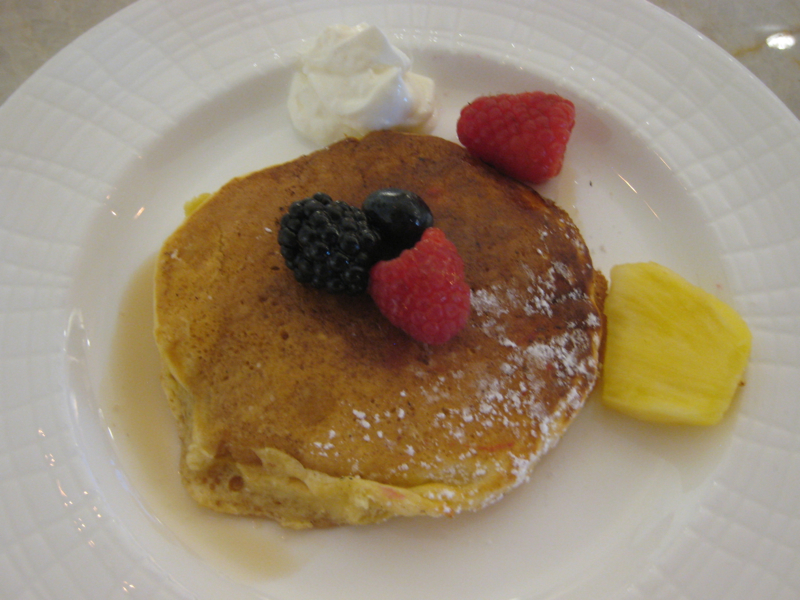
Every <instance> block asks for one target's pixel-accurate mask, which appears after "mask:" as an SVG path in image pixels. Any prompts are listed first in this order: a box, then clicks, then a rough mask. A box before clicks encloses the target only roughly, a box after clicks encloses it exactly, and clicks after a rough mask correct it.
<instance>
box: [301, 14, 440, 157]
mask: <svg viewBox="0 0 800 600" xmlns="http://www.w3.org/2000/svg"><path fill="white" fill-rule="evenodd" d="M288 106H289V114H290V116H291V119H292V123H293V124H294V126H295V128H296V129H297V130H298V131H299V132H300V133H301V134H302V135H304V136H305V137H307V138H309V139H310V140H312V141H314V142H316V143H318V144H320V145H328V144H330V143H332V142H335V141H336V140H339V139H341V138H343V137H346V136H355V137H360V136H363V135H365V134H366V133H368V132H370V131H375V130H380V129H399V130H422V129H424V128H425V126H426V125H429V124H430V123H431V121H432V117H433V114H434V83H433V80H432V79H430V78H428V77H424V76H422V75H419V74H417V73H412V72H411V59H410V58H409V57H408V56H407V55H406V54H404V53H403V52H402V51H400V50H399V49H397V48H396V47H395V46H393V45H392V44H391V43H390V42H389V40H388V39H387V38H386V35H384V33H383V32H382V31H381V30H380V29H378V28H377V27H375V26H374V25H367V24H366V23H362V24H360V25H356V26H355V27H349V26H347V25H331V26H329V27H327V28H326V29H325V30H324V31H323V32H322V34H321V35H320V36H319V38H317V40H316V42H315V43H314V45H313V46H312V47H311V48H310V49H309V50H308V51H307V52H305V53H303V54H302V55H301V56H300V61H299V65H298V70H297V72H296V73H295V75H294V77H293V79H292V83H291V86H290V89H289V101H288Z"/></svg>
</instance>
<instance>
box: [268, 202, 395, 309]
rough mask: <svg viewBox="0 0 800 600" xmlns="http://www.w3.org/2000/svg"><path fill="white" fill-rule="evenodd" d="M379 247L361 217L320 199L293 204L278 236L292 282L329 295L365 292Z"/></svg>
mask: <svg viewBox="0 0 800 600" xmlns="http://www.w3.org/2000/svg"><path fill="white" fill-rule="evenodd" d="M379 241H380V236H379V234H378V233H377V232H376V231H375V230H374V229H372V228H371V227H370V226H369V224H368V223H367V217H366V215H365V214H364V211H362V210H361V209H359V208H356V207H355V206H350V205H349V204H347V203H345V202H341V201H338V200H337V201H334V200H333V199H332V198H331V197H330V196H328V195H327V194H322V193H317V194H314V195H313V196H311V197H310V198H305V199H303V200H298V201H297V202H293V203H292V204H291V206H289V210H288V212H287V213H286V214H285V215H284V216H283V218H282V219H281V227H280V232H279V233H278V243H279V244H280V247H281V255H282V256H283V258H284V260H285V261H286V266H287V267H289V268H290V269H291V270H292V271H293V272H294V276H295V279H297V281H299V282H300V283H305V284H308V285H311V286H313V287H315V288H320V289H324V290H327V291H328V292H331V293H334V294H343V293H344V294H350V295H355V294H360V293H362V292H364V291H366V289H367V283H368V281H369V270H370V267H372V265H373V264H374V263H375V261H376V260H377V258H376V256H375V250H376V248H377V246H378V243H379Z"/></svg>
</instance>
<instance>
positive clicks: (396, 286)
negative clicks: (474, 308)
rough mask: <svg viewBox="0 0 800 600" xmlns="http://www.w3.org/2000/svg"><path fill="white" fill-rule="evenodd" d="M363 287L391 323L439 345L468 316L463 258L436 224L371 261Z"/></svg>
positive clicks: (412, 335) (464, 321) (459, 327)
mask: <svg viewBox="0 0 800 600" xmlns="http://www.w3.org/2000/svg"><path fill="white" fill-rule="evenodd" d="M368 291H369V294H370V295H371V296H372V299H373V300H374V301H375V304H376V305H377V306H378V308H379V309H380V311H381V312H382V313H383V314H384V316H386V318H387V319H389V321H390V322H391V323H392V324H393V325H395V326H397V327H399V328H400V329H402V330H403V331H405V332H406V333H407V334H409V335H410V336H411V337H413V338H414V339H416V340H418V341H420V342H425V343H427V344H444V343H445V342H447V341H448V340H450V339H451V338H452V337H453V336H454V335H455V334H456V333H458V332H459V331H460V330H461V328H462V327H463V326H464V324H465V323H466V322H467V318H468V317H469V310H470V289H469V286H468V285H467V284H466V282H465V281H464V263H463V262H462V260H461V257H460V256H459V255H458V250H456V247H455V246H454V245H453V243H452V242H450V241H449V240H448V239H447V238H446V237H445V235H444V232H443V231H442V230H441V229H439V228H437V227H429V228H427V229H426V230H425V232H424V233H423V234H422V238H421V239H420V241H419V242H417V243H416V244H415V245H414V247H413V248H410V249H407V250H404V251H403V252H402V253H401V254H400V256H398V257H397V258H394V259H392V260H385V261H380V262H378V263H376V264H375V265H374V266H373V267H372V269H371V271H370V280H369V288H368Z"/></svg>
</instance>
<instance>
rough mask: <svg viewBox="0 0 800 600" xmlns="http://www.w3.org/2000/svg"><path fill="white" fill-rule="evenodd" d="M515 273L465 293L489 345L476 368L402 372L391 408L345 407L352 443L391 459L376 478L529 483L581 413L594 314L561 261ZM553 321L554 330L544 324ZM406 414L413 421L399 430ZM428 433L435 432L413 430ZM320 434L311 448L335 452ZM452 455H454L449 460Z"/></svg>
mask: <svg viewBox="0 0 800 600" xmlns="http://www.w3.org/2000/svg"><path fill="white" fill-rule="evenodd" d="M519 273H521V276H522V278H523V279H522V280H521V281H519V280H516V281H514V282H512V284H508V285H500V284H495V285H489V286H486V287H483V288H477V289H473V290H472V295H471V298H472V299H471V303H472V305H471V308H472V317H471V326H472V327H473V328H474V329H475V330H476V331H477V332H479V333H480V335H481V336H483V338H482V339H483V340H484V341H482V342H478V343H480V344H481V345H484V344H485V345H487V346H489V347H492V346H494V347H495V348H496V350H492V351H484V352H483V353H482V355H485V356H489V357H493V358H492V359H489V361H488V362H487V363H486V364H485V365H483V368H479V369H473V370H471V371H465V370H463V369H457V368H456V369H446V370H443V371H437V370H435V369H432V368H427V366H426V367H423V366H421V365H416V366H414V365H410V366H409V369H411V371H410V372H412V373H414V374H415V378H416V383H414V384H413V385H408V380H406V382H405V384H406V387H404V388H403V389H400V390H398V391H396V392H395V394H396V395H397V396H396V397H397V403H396V406H395V408H393V409H392V410H387V411H381V412H376V411H370V410H368V409H365V408H361V407H357V408H353V409H352V415H353V420H354V423H355V425H356V426H357V428H358V429H360V431H361V433H360V434H359V436H360V438H361V439H362V440H363V441H365V442H368V443H370V444H381V445H384V446H385V447H387V448H389V449H390V450H391V451H392V452H394V453H395V455H396V456H397V457H398V461H397V464H396V465H395V466H389V467H388V468H386V470H385V472H383V473H381V476H388V477H404V476H406V475H405V474H407V473H409V474H410V473H414V476H417V477H422V478H423V479H424V478H426V477H427V478H429V480H431V481H440V480H447V481H462V482H463V484H465V485H466V484H469V483H470V482H476V481H479V480H480V479H481V478H482V477H485V476H487V475H489V474H492V473H494V474H496V473H505V474H506V475H507V476H508V478H509V480H510V481H511V486H512V487H513V486H515V485H518V484H520V483H522V482H523V481H525V480H526V479H527V478H528V477H529V476H530V473H531V471H532V469H533V466H534V465H535V463H536V462H537V461H538V459H539V458H540V457H541V456H542V455H543V454H544V453H546V452H547V451H548V450H549V449H550V448H552V446H553V445H555V444H556V443H557V441H558V440H559V438H560V436H561V434H562V432H563V429H564V427H565V426H566V424H567V423H568V422H569V421H570V419H571V417H572V415H574V413H575V412H577V411H578V410H579V409H580V408H581V406H582V405H583V403H584V401H585V397H586V393H587V391H588V390H590V389H591V388H592V387H593V386H594V383H595V380H596V378H597V372H598V370H599V364H598V357H597V353H598V349H599V346H600V341H601V337H602V326H603V324H602V318H601V315H600V313H599V310H598V309H597V308H596V307H595V306H594V305H593V303H592V299H591V298H590V297H589V296H588V294H587V292H585V291H584V290H583V289H582V288H581V287H580V286H579V285H577V282H578V281H579V279H580V278H579V277H578V276H576V274H575V273H574V272H573V271H572V268H571V267H570V265H568V264H566V263H564V262H558V261H553V262H552V263H551V264H550V265H549V268H547V269H546V270H543V271H534V270H533V269H531V268H527V267H522V268H521V270H520V271H519ZM565 307H567V308H565ZM553 319H556V320H557V323H558V328H555V327H551V326H550V324H551V323H553V322H554V321H553ZM536 323H539V324H541V325H540V327H541V332H540V330H539V329H537V328H536V327H534V325H532V324H536ZM526 328H528V329H529V331H521V330H522V329H526ZM426 365H427V363H426ZM427 407H430V409H428V408H427ZM409 410H411V411H413V412H414V413H420V414H415V415H414V419H410V420H408V423H407V424H406V417H407V415H408V413H409ZM426 410H429V412H425V411H426ZM423 415H424V416H423ZM420 423H422V429H419V428H420ZM407 427H408V429H407ZM428 427H429V428H431V429H430V431H433V430H435V431H436V434H435V435H432V434H430V435H426V434H419V433H417V431H422V432H425V431H428V429H426V428H428ZM326 437H327V439H325V440H324V442H323V443H322V444H320V445H317V446H316V449H317V451H319V452H331V451H334V450H335V449H334V448H333V447H332V446H333V444H335V442H336V441H337V440H339V439H344V436H334V435H333V432H332V431H331V432H330V434H329V435H328V436H326ZM334 438H335V439H334ZM428 438H431V439H430V440H429V439H428ZM434 440H435V441H434ZM332 442H333V444H332ZM517 442H519V443H517ZM439 444H441V447H442V448H446V449H447V450H446V452H445V454H444V455H443V454H442V453H441V452H439V451H437V450H436V447H437V445H439ZM454 448H455V449H461V450H460V451H458V453H457V454H456V455H455V456H457V458H458V460H457V461H455V460H453V456H454V455H453V454H452V452H453V449H454ZM400 457H402V458H400ZM445 457H447V458H445ZM343 459H344V460H345V461H347V462H348V464H349V465H350V468H351V471H352V473H353V475H356V476H358V475H359V471H358V468H359V465H360V464H361V463H360V462H359V459H358V458H356V457H352V458H348V457H346V455H344V454H343ZM412 467H413V469H412ZM432 493H433V492H432ZM450 493H451V492H441V491H437V492H436V498H438V499H440V500H442V501H443V502H444V501H445V500H450V499H451V498H450V497H449V494H450ZM499 496H500V494H498V495H497V497H499ZM495 499H496V498H495ZM484 500H485V498H484ZM459 502H462V503H464V502H466V503H467V504H469V502H470V501H469V500H465V499H464V498H460V499H459ZM452 508H453V509H454V510H457V509H458V504H453V506H452Z"/></svg>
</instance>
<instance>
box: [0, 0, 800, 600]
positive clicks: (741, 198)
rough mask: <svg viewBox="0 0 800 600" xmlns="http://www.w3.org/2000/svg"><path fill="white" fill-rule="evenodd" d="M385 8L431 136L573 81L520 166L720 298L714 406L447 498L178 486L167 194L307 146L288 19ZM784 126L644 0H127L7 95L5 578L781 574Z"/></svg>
mask: <svg viewBox="0 0 800 600" xmlns="http://www.w3.org/2000/svg"><path fill="white" fill-rule="evenodd" d="M362 21H367V22H371V23H374V24H377V25H379V26H381V27H382V28H383V29H384V30H385V31H386V32H387V33H388V34H389V35H390V36H391V38H392V39H393V40H394V41H395V43H397V44H398V45H399V46H401V47H402V48H403V49H405V50H406V51H408V52H409V54H411V55H412V56H413V58H414V61H415V65H416V70H417V71H419V72H423V73H425V74H428V75H431V76H433V77H434V78H435V80H436V82H437V84H438V86H439V93H440V96H439V98H440V103H441V117H440V121H439V124H438V126H437V129H436V131H435V133H436V134H438V135H441V136H443V137H446V138H451V139H453V138H454V124H455V120H456V117H457V112H458V110H459V109H460V107H461V106H462V105H463V104H464V103H466V102H467V101H469V100H470V99H472V98H473V97H475V96H477V95H480V94H484V93H493V92H507V91H521V90H524V89H533V88H539V89H545V90H549V91H557V92H559V93H561V94H563V95H565V96H568V97H570V98H571V99H573V100H574V101H575V103H576V105H577V107H578V124H577V126H576V128H575V131H574V134H573V139H572V141H571V144H570V148H569V151H568V155H567V162H566V166H565V169H564V171H563V172H562V174H561V175H560V176H559V177H558V178H557V180H555V181H553V182H551V183H549V184H547V186H545V187H544V188H543V189H542V191H543V192H544V193H545V194H547V195H550V196H551V197H554V198H555V199H556V200H557V201H558V202H559V203H561V204H562V205H563V206H565V207H566V208H567V209H568V210H570V212H572V214H573V215H574V216H575V218H576V220H577V222H578V224H579V225H580V226H581V228H582V230H583V232H584V234H585V237H586V239H587V242H588V244H589V246H590V249H591V250H592V252H593V256H594V259H595V262H596V263H597V265H598V266H599V267H600V268H601V269H602V270H604V271H605V272H606V273H607V272H608V269H609V268H610V267H611V266H612V265H613V264H615V263H620V262H629V261H639V260H656V261H658V262H661V263H662V264H665V265H667V266H669V267H671V268H673V269H674V270H676V271H678V272H679V273H681V274H683V275H684V276H685V277H686V278H687V279H689V280H690V281H693V282H695V283H697V284H699V285H701V286H703V287H705V288H706V289H708V290H710V291H712V292H714V293H716V294H717V295H719V296H720V297H722V298H723V299H725V300H726V301H728V302H730V303H732V304H733V305H734V306H735V307H736V308H737V309H738V310H739V311H740V312H741V313H742V314H743V315H744V317H745V318H746V319H747V321H748V322H749V324H750V326H751V328H752V330H753V333H754V336H755V342H754V349H753V356H752V361H751V365H750V369H749V373H748V383H747V386H746V387H745V388H744V389H743V390H742V392H741V393H740V394H739V396H738V398H737V401H736V403H735V406H734V408H733V410H732V412H731V413H730V415H729V416H728V417H727V418H726V420H725V421H724V422H723V423H722V424H721V425H720V426H718V427H715V428H712V429H703V430H695V429H686V428H666V427H656V426H652V425H645V424H642V423H638V422H634V421H632V420H629V419H626V418H624V417H621V416H619V415H616V414H611V413H610V412H608V411H606V410H604V409H603V408H602V407H601V406H600V405H599V404H598V403H596V402H593V403H591V404H590V405H589V406H588V407H587V409H586V410H585V411H584V413H583V414H582V415H581V417H580V418H579V419H578V421H577V422H576V423H575V424H574V426H573V427H572V428H571V429H570V431H569V432H568V434H567V436H566V437H565V438H564V440H563V441H562V442H561V444H560V445H559V447H558V448H556V449H555V450H554V451H553V452H552V453H551V454H550V455H549V456H547V457H546V458H545V460H544V461H543V462H542V463H541V465H540V467H539V468H538V470H537V471H536V473H535V475H534V477H533V478H532V480H531V481H530V482H529V483H528V484H526V485H525V486H524V487H522V488H520V489H519V490H517V491H515V492H514V493H512V494H511V495H509V497H508V498H506V499H505V500H504V501H503V502H501V503H499V504H497V505H495V506H493V507H491V508H489V509H487V510H485V511H483V512H480V513H477V514H470V515H462V516H460V517H457V518H454V519H447V520H426V519H419V520H396V521H393V522H390V523H387V524H383V525H379V526H371V527H362V528H343V529H336V530H325V531H307V532H289V531H283V530H280V529H279V528H278V527H277V526H275V525H274V524H272V523H269V522H260V521H253V520H249V519H236V518H228V517H224V516H221V515H216V514H210V513H207V512H205V511H202V510H200V509H198V508H197V507H196V506H194V505H193V504H192V503H191V502H190V501H188V500H187V499H186V497H185V496H184V495H183V494H182V490H181V489H180V484H179V482H178V481H177V475H176V456H177V443H176V440H175V432H174V429H173V426H172V422H171V418H170V416H169V415H168V413H167V409H166V405H165V402H164V401H163V397H162V395H161V391H160V389H159V386H158V361H157V358H156V354H155V349H154V346H153V342H152V340H151V338H150V326H151V318H152V317H151V315H150V299H149V293H150V288H149V286H150V270H151V268H152V260H153V256H154V253H155V252H156V251H157V249H158V247H159V245H160V243H161V241H162V240H163V239H164V238H165V237H166V235H167V234H168V233H169V232H170V231H171V230H173V229H174V228H175V227H176V226H177V225H178V223H179V222H180V220H181V215H182V212H181V210H182V204H183V202H184V201H185V200H187V199H189V198H191V197H192V196H193V195H195V194H197V193H200V192H204V191H213V190H214V189H216V188H217V187H219V185H221V184H222V183H224V182H225V181H226V180H228V179H229V178H231V177H233V176H235V175H239V174H242V173H245V172H248V171H250V170H253V169H256V168H260V167H263V166H266V165H269V164H272V163H275V162H278V161H283V160H288V159H291V158H294V157H295V156H297V155H299V154H301V153H304V152H307V151H309V150H312V148H311V147H310V146H308V145H306V144H304V143H303V142H302V141H301V140H299V139H298V138H297V137H296V136H295V134H294V132H293V131H292V129H291V128H290V126H289V124H288V119H287V114H286V110H285V107H284V104H285V96H286V89H287V82H288V79H289V77H290V73H291V66H292V62H293V59H294V56H295V53H296V51H297V49H298V47H299V44H300V43H301V41H303V40H304V39H309V38H312V37H314V36H315V35H316V34H317V33H318V32H319V31H320V30H321V29H322V27H323V26H324V25H325V24H328V23H334V22H339V23H348V24H355V23H357V22H362ZM799 140H800V124H799V123H798V121H797V120H796V119H795V118H794V117H793V116H792V115H791V114H790V113H789V111H788V110H787V109H786V108H785V107H784V106H783V105H781V104H780V103H779V102H778V101H777V100H776V99H775V98H774V97H773V96H772V95H771V94H770V93H769V92H768V91H767V90H766V88H765V87H764V86H762V85H761V84H760V83H759V82H758V81H756V80H755V79H754V78H753V77H752V76H750V75H749V74H748V73H747V72H746V71H745V70H744V69H743V68H742V67H741V66H740V65H739V64H738V63H736V62H735V61H734V60H733V59H732V58H731V57H730V56H728V55H727V54H725V53H724V52H723V51H721V50H720V49H719V48H717V47H716V46H714V45H713V44H711V43H710V42H709V41H708V40H706V39H705V38H703V37H702V36H700V35H699V34H698V33H696V32H694V31H693V30H691V29H690V28H688V27H686V26H685V25H683V24H682V23H680V22H679V21H677V20H676V19H674V18H672V17H670V16H668V15H667V14H665V13H663V12H661V11H659V10H658V9H656V8H654V7H653V6H651V5H648V4H646V3H645V2H643V1H639V0H616V1H612V0H535V1H533V0H503V1H499V2H498V1H494V0H452V1H450V2H447V3H440V4H439V5H429V4H427V3H422V2H403V1H379V0H338V1H337V2H328V0H311V1H306V2H289V1H288V0H206V1H204V2H197V1H195V0H169V1H159V0H140V2H138V3H136V4H134V5H132V6H130V7H129V8H128V9H125V10H123V11H122V12H120V13H119V14H117V15H115V16H114V17H113V18H111V19H110V20H108V21H106V22H104V23H102V24H101V25H100V26H98V27H96V28H95V29H93V30H92V31H90V32H89V33H87V34H86V35H84V36H83V37H81V38H80V39H78V40H77V41H76V42H75V43H73V44H72V45H70V46H69V47H68V48H67V49H66V50H64V51H63V52H61V53H60V54H58V55H57V56H56V57H55V58H54V59H52V60H51V61H50V62H49V63H48V64H47V65H45V66H44V67H43V68H42V69H41V70H40V71H39V72H38V73H37V74H36V75H35V76H34V77H32V78H31V79H30V80H29V81H28V82H26V83H25V84H24V85H23V86H22V87H21V88H20V89H19V90H18V91H17V92H16V93H15V94H14V95H13V96H12V97H11V98H10V99H9V100H8V101H7V102H6V103H5V104H4V105H3V106H2V108H0V252H1V253H2V262H1V263H0V307H1V312H0V332H2V334H1V335H2V338H1V341H0V389H2V392H1V393H2V399H1V400H0V596H2V597H3V598H68V599H73V600H74V599H76V598H102V599H104V600H108V599H114V598H123V597H124V598H129V597H136V598H147V599H153V598H156V599H160V598H164V599H166V598H199V599H212V598H226V599H236V598H275V599H286V600H301V599H302V600H306V599H323V598H324V599H348V600H357V599H362V598H364V599H366V598H370V599H372V598H382V599H394V598H398V599H399V598H402V599H408V598H414V599H427V598H436V599H437V600H446V599H450V598H453V599H456V598H457V599H459V600H468V599H482V600H489V599H498V600H499V599H508V598H525V599H537V600H539V599H560V600H567V599H575V600H577V599H581V600H585V599H587V598H591V599H593V600H598V599H611V598H614V599H623V598H624V599H628V600H634V599H648V600H655V599H670V600H678V599H684V598H687V599H688V598H697V599H702V600H717V599H723V598H724V599H725V600H735V599H739V598H741V599H745V598H746V599H747V600H753V599H766V598H769V599H771V600H777V599H786V600H789V599H792V600H794V599H796V598H797V597H798V596H800V403H798V402H797V399H798V398H797V396H798V389H800V345H799V344H798V340H799V339H800V318H798V317H800V314H799V313H800V309H799V308H798V307H799V306H800V258H799V257H800V207H799V206H798V203H797V202H798V199H799V198H800V175H798V169H797V165H798V164H800V141H799Z"/></svg>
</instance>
